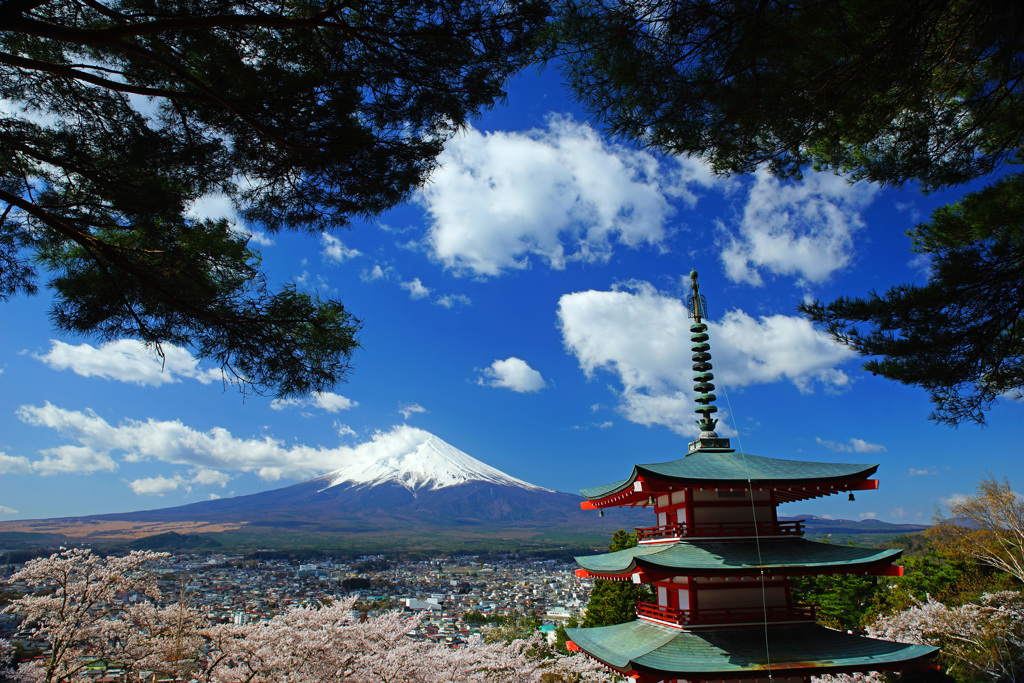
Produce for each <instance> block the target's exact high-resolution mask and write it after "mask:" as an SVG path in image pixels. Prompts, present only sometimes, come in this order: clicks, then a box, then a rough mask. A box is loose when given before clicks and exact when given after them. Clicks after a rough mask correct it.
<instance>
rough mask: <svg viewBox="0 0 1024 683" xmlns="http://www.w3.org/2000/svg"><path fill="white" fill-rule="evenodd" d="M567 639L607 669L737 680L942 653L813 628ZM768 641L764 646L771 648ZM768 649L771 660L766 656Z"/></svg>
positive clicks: (662, 629) (632, 626) (573, 634)
mask: <svg viewBox="0 0 1024 683" xmlns="http://www.w3.org/2000/svg"><path fill="white" fill-rule="evenodd" d="M566 633H567V634H568V636H569V638H570V640H572V641H573V642H574V643H575V644H576V645H577V646H579V647H580V649H582V650H584V651H585V652H587V654H589V655H591V656H593V657H596V658H597V659H599V660H601V661H602V662H604V663H605V664H607V665H609V666H611V667H613V668H615V669H618V670H619V671H623V672H628V671H631V670H636V671H640V672H650V673H658V674H666V675H665V676H664V677H665V678H687V679H698V678H736V677H739V676H737V674H744V673H747V672H758V673H766V672H768V671H769V663H770V671H771V673H772V674H775V675H779V674H785V673H787V672H791V673H794V674H797V675H807V674H810V673H812V672H814V673H841V672H853V671H879V670H885V669H897V668H900V667H902V666H904V665H906V664H908V663H910V662H913V661H914V660H918V659H921V658H924V657H928V656H930V655H932V654H934V653H935V652H937V651H938V648H935V647H931V646H928V645H906V644H904V643H894V642H890V641H887V640H876V639H874V638H866V637H864V636H855V635H850V634H847V633H843V632H842V631H833V630H831V629H828V628H825V627H823V626H818V625H816V624H794V625H773V626H771V627H769V628H768V629H767V631H766V630H765V628H764V627H763V626H744V627H736V628H708V629H698V630H693V631H682V630H679V629H674V628H669V627H667V626H660V625H658V624H652V623H650V622H646V621H643V620H639V619H638V620H636V621H631V622H628V623H625V624H617V625H615V626H602V627H598V628H574V629H566ZM766 641H767V648H766ZM766 649H767V656H766Z"/></svg>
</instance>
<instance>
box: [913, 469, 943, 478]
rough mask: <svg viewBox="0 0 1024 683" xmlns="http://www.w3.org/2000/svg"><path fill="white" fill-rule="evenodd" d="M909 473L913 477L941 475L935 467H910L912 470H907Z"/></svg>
mask: <svg viewBox="0 0 1024 683" xmlns="http://www.w3.org/2000/svg"><path fill="white" fill-rule="evenodd" d="M907 474H908V476H911V477H937V476H939V473H938V472H936V471H935V470H934V469H924V470H917V469H914V468H913V467H911V468H910V470H909V471H908V472H907Z"/></svg>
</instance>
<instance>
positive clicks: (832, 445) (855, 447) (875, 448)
mask: <svg viewBox="0 0 1024 683" xmlns="http://www.w3.org/2000/svg"><path fill="white" fill-rule="evenodd" d="M814 440H815V441H817V442H818V444H819V445H822V446H824V447H825V448H827V449H829V450H830V451H835V452H836V453H885V452H886V451H888V449H887V448H886V447H885V446H882V445H881V444H877V443H871V442H870V441H865V440H864V439H850V443H848V444H846V443H838V442H836V441H827V440H825V439H822V438H821V437H817V436H816V437H814Z"/></svg>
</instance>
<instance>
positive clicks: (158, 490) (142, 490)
mask: <svg viewBox="0 0 1024 683" xmlns="http://www.w3.org/2000/svg"><path fill="white" fill-rule="evenodd" d="M183 483H184V482H183V481H182V480H181V478H180V477H169V478H168V477H164V476H162V475H157V476H155V477H146V478H145V479H136V480H135V481H131V482H128V486H130V487H131V489H132V491H134V492H135V495H138V496H162V495H164V494H165V493H170V492H171V491H174V490H176V489H177V488H178V487H179V486H181V485H182V484H183Z"/></svg>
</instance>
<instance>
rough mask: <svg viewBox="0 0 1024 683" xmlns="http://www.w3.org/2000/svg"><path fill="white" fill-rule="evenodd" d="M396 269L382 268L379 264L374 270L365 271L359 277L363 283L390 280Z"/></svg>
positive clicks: (367, 269)
mask: <svg viewBox="0 0 1024 683" xmlns="http://www.w3.org/2000/svg"><path fill="white" fill-rule="evenodd" d="M394 272H395V269H394V268H392V267H391V266H386V267H385V266H381V265H379V264H377V265H374V266H373V268H365V269H363V272H362V274H361V275H360V276H359V279H361V280H362V281H363V282H373V281H374V280H389V279H391V276H392V274H393V273H394Z"/></svg>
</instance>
